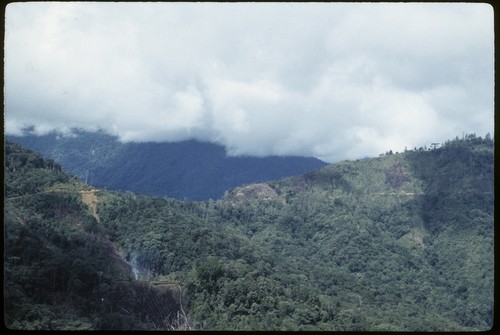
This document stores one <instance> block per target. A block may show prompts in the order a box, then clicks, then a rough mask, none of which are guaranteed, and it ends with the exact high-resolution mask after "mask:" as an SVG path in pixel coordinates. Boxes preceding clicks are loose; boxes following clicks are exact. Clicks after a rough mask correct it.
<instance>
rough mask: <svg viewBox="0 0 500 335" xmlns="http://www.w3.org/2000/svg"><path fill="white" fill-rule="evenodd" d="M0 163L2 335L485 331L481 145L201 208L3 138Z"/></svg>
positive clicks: (344, 165)
mask: <svg viewBox="0 0 500 335" xmlns="http://www.w3.org/2000/svg"><path fill="white" fill-rule="evenodd" d="M5 161H6V165H5V166H6V179H5V181H6V182H5V184H6V200H5V218H6V219H5V226H6V228H5V229H6V230H5V231H6V234H5V238H6V240H5V246H6V249H5V250H6V262H5V270H6V272H5V273H6V281H5V283H6V284H5V290H6V291H5V292H6V295H5V296H6V298H5V299H6V309H5V310H6V317H5V320H6V324H7V325H8V326H9V327H10V328H16V329H122V330H123V329H150V330H153V329H204V330H214V329H224V330H358V331H359V330H372V331H450V330H451V331H481V330H487V329H489V328H490V327H492V325H493V246H494V244H493V243H494V239H493V211H494V205H493V199H494V190H493V140H492V139H490V138H489V137H488V136H487V137H486V138H481V137H477V136H475V135H469V136H466V137H464V138H463V139H458V138H457V139H455V140H451V141H447V142H446V143H443V145H442V146H441V147H439V148H435V149H432V150H424V149H420V150H412V151H406V152H403V153H397V154H392V153H387V154H385V155H381V156H380V157H377V158H371V159H364V160H357V161H343V162H340V163H336V164H331V165H328V166H325V167H323V168H321V169H318V170H315V171H311V172H308V173H306V174H303V175H301V176H295V177H288V178H284V179H280V180H274V181H267V182H260V183H257V184H246V185H241V186H239V187H236V188H234V189H231V190H229V191H228V192H227V193H226V194H225V196H224V197H223V198H222V199H220V200H217V201H213V200H208V201H203V202H194V201H187V200H185V201H179V200H174V199H165V198H160V197H151V196H146V195H140V194H135V193H131V192H126V193H120V192H111V191H106V190H103V189H94V188H92V187H90V186H88V185H86V184H84V183H82V182H80V181H78V179H76V178H75V177H71V176H69V175H67V174H66V173H64V171H62V169H61V167H60V165H58V164H57V163H55V162H54V161H47V160H44V159H42V158H41V156H40V155H38V154H36V153H33V152H31V151H29V150H26V149H24V148H22V147H20V146H17V145H15V144H12V143H7V145H6V157H5ZM148 302H149V303H148Z"/></svg>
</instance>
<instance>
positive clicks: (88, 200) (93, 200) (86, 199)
mask: <svg viewBox="0 0 500 335" xmlns="http://www.w3.org/2000/svg"><path fill="white" fill-rule="evenodd" d="M97 192H99V190H97V189H91V190H84V191H80V194H81V195H82V201H83V203H84V204H86V205H87V206H89V208H90V209H91V210H92V216H93V217H94V218H95V219H96V220H97V222H98V223H101V219H100V218H99V215H97V202H98V200H97V195H96V193H97Z"/></svg>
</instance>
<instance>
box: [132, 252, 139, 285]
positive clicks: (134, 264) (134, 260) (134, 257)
mask: <svg viewBox="0 0 500 335" xmlns="http://www.w3.org/2000/svg"><path fill="white" fill-rule="evenodd" d="M130 266H131V267H132V273H133V274H134V278H135V280H137V279H139V269H138V268H137V255H136V253H135V252H134V253H133V254H132V258H131V259H130Z"/></svg>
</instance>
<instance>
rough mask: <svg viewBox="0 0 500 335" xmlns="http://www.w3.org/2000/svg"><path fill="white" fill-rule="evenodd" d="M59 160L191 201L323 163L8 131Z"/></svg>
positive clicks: (98, 179)
mask: <svg viewBox="0 0 500 335" xmlns="http://www.w3.org/2000/svg"><path fill="white" fill-rule="evenodd" d="M8 139H9V140H11V141H13V142H15V143H19V144H22V145H25V146H27V147H28V148H30V149H32V150H36V151H38V152H40V153H42V154H43V155H44V156H45V157H48V158H51V159H54V160H57V161H58V162H59V163H60V164H61V165H62V166H63V167H64V168H65V169H66V170H67V171H69V172H71V173H73V174H74V175H75V176H77V177H79V178H80V180H82V181H86V182H88V183H90V184H92V185H95V186H97V187H101V188H108V189H114V190H124V191H125V190H126V191H132V192H138V193H145V194H150V195H159V196H168V197H171V198H177V199H183V198H187V199H190V200H208V199H210V198H211V199H219V198H221V197H222V196H223V195H224V192H225V191H226V190H228V189H230V188H233V187H236V186H239V185H241V184H245V183H255V182H261V181H267V180H272V179H279V178H284V177H288V176H293V175H300V174H303V173H305V172H308V171H311V170H314V169H317V168H320V167H323V166H325V165H326V163H324V162H322V161H320V160H318V159H315V158H307V157H264V158H258V157H229V156H226V152H225V149H224V148H223V147H222V146H218V145H215V144H211V143H203V142H198V141H183V142H178V143H151V142H149V143H120V142H119V141H118V139H117V138H116V137H114V136H111V135H108V134H106V133H104V132H86V131H79V130H74V131H73V135H66V136H62V135H58V134H56V133H49V134H47V135H43V136H35V135H29V134H27V135H25V136H8Z"/></svg>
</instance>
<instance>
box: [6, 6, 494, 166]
mask: <svg viewBox="0 0 500 335" xmlns="http://www.w3.org/2000/svg"><path fill="white" fill-rule="evenodd" d="M5 32H6V39H5V126H6V131H7V133H12V134H14V133H19V132H20V131H21V129H22V128H24V127H29V126H34V127H35V130H36V131H37V132H38V133H44V132H48V131H50V130H52V129H59V130H61V131H68V130H69V129H71V128H72V127H81V128H86V129H97V128H103V129H105V130H108V131H110V132H112V133H114V134H117V135H119V136H120V138H121V139H122V140H124V141H128V140H138V141H151V140H153V141H178V140H184V139H189V138H197V139H200V140H207V141H213V142H217V143H220V144H223V145H225V146H226V148H227V149H228V152H229V153H231V154H249V155H269V154H280V155H284V154H292V155H312V156H316V157H319V158H322V159H325V160H328V161H336V160H339V159H344V158H356V157H362V156H375V155H377V154H379V153H381V152H385V151H387V150H390V149H392V150H402V149H404V147H406V146H407V147H410V148H412V147H414V146H417V147H418V146H421V145H424V144H429V143H430V142H436V141H444V140H446V139H449V138H453V137H455V136H456V135H460V134H461V133H462V132H468V133H472V132H476V133H478V134H479V135H484V134H485V133H486V132H490V133H492V132H493V10H492V8H491V7H490V6H488V5H484V4H408V3H399V4H369V3H365V4H347V3H344V4H335V3H316V4H308V3H289V4H287V3H267V4H259V3H225V4H223V3H212V4H207V3H133V4H130V3H83V2H82V3H79V2H74V3H13V4H10V5H9V6H8V7H7V11H6V29H5Z"/></svg>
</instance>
